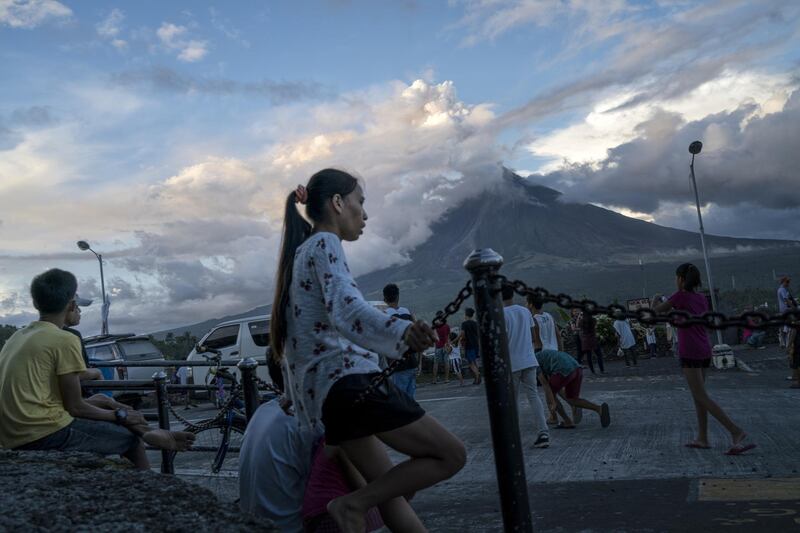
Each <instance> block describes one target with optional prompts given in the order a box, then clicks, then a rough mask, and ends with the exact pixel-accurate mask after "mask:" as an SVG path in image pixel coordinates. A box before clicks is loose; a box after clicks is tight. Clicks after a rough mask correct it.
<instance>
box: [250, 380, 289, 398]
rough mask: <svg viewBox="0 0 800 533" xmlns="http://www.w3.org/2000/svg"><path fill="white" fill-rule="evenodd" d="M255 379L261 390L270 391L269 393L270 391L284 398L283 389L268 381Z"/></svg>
mask: <svg viewBox="0 0 800 533" xmlns="http://www.w3.org/2000/svg"><path fill="white" fill-rule="evenodd" d="M253 377H254V378H255V380H256V385H258V386H259V387H260V388H263V389H265V390H268V391H270V392H272V393H275V394H277V395H278V396H283V391H282V390H281V389H279V388H278V387H276V386H275V385H273V384H272V383H267V382H266V381H264V380H263V379H261V378H260V377H258V376H253Z"/></svg>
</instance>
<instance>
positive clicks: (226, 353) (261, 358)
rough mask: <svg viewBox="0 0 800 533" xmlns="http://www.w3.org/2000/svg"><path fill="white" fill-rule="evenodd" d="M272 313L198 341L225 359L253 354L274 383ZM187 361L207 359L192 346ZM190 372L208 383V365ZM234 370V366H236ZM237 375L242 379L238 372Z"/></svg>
mask: <svg viewBox="0 0 800 533" xmlns="http://www.w3.org/2000/svg"><path fill="white" fill-rule="evenodd" d="M368 303H369V304H370V305H372V306H373V307H375V308H376V309H378V310H380V311H384V312H385V311H386V308H387V305H386V304H385V303H384V302H382V301H370V302H368ZM270 317H271V315H256V316H250V317H247V318H237V319H236V320H229V321H227V322H222V323H221V324H217V325H216V326H214V327H213V328H211V331H209V332H208V333H206V334H205V335H203V337H202V338H201V339H200V342H199V343H198V344H202V345H203V346H206V347H208V348H214V349H216V350H219V351H220V352H222V359H223V360H226V359H228V360H230V359H243V358H245V357H252V358H253V359H255V360H256V361H258V362H259V363H263V364H259V365H258V370H257V371H256V374H257V375H258V377H259V378H261V379H263V380H264V381H266V382H267V383H272V379H270V377H269V371H268V370H267V367H266V362H267V348H268V347H269V323H270ZM186 360H187V361H205V360H206V358H205V357H203V356H202V355H201V354H199V353H197V350H196V349H194V348H192V351H191V352H189V356H188V357H187V358H186ZM188 369H189V375H190V376H192V377H193V378H194V383H195V384H196V385H205V384H206V376H207V375H208V369H209V367H205V366H195V367H191V366H190V367H188ZM233 370H235V368H234V369H233ZM237 377H238V378H241V376H239V375H238V371H237Z"/></svg>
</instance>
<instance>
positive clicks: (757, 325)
mask: <svg viewBox="0 0 800 533" xmlns="http://www.w3.org/2000/svg"><path fill="white" fill-rule="evenodd" d="M491 280H492V281H499V282H500V283H501V286H502V285H511V286H512V287H514V292H516V293H517V294H519V295H520V296H525V297H527V296H531V297H532V298H533V299H534V300H535V301H537V302H540V303H542V304H545V303H554V304H556V305H557V306H559V307H561V308H563V309H570V310H571V309H578V310H580V311H582V312H584V313H588V314H590V315H601V314H602V315H608V316H610V317H612V318H614V319H626V318H627V319H633V320H637V321H639V322H641V323H642V324H645V325H648V326H654V325H657V324H669V325H671V326H673V327H676V328H688V327H691V326H703V327H706V328H709V329H714V330H722V329H728V328H747V329H767V328H771V327H780V326H789V327H791V328H800V311H799V310H793V311H787V312H785V313H782V314H773V315H770V314H767V313H759V312H757V311H748V312H745V313H742V314H740V315H735V316H730V317H729V316H727V315H725V314H724V313H718V312H708V313H704V314H702V315H692V314H691V313H688V312H686V311H679V310H672V311H669V312H668V313H665V314H659V313H656V312H655V311H653V310H652V309H650V308H640V309H637V310H635V311H630V310H628V309H626V308H625V307H624V306H622V305H620V304H609V305H600V304H598V303H597V302H595V301H594V300H589V299H585V298H584V299H582V300H577V299H575V298H573V297H572V296H570V295H569V294H565V293H558V294H553V293H551V292H550V291H548V290H547V289H545V288H543V287H535V288H533V289H532V288H530V287H529V286H528V285H527V284H526V283H525V282H524V281H521V280H513V281H510V280H509V279H508V278H507V277H506V276H503V275H500V274H497V275H495V276H492V278H491ZM470 296H472V282H471V281H468V282H467V283H466V285H465V286H464V287H463V288H462V289H461V290H460V291H459V292H458V294H457V295H456V297H455V299H454V300H453V301H452V302H450V303H448V304H447V305H446V306H445V308H444V309H443V310H442V311H441V314H437V316H436V318H434V319H433V322H431V326H432V327H433V328H434V329H435V328H438V327H439V326H441V325H443V324H444V323H445V321H446V320H447V318H448V317H450V316H452V315H454V314H456V313H457V312H458V310H459V309H461V306H462V305H463V304H464V301H465V300H466V299H467V298H469V297H470ZM409 356H410V354H406V355H404V356H403V357H402V358H400V359H394V360H392V361H391V362H390V363H389V364H388V365H387V366H386V368H384V369H383V370H382V371H381V372H380V373H379V374H378V375H376V376H375V377H374V378H373V379H372V382H371V383H370V385H369V386H368V387H367V388H366V389H364V391H362V392H361V394H359V395H358V397H357V398H356V400H355V403H359V402H361V401H363V400H364V399H365V398H366V397H367V396H368V395H369V394H370V393H372V392H373V391H374V390H375V389H376V388H378V387H380V385H381V384H382V383H383V382H385V381H386V380H387V379H388V378H389V376H391V375H392V374H393V373H395V372H396V371H397V368H398V367H399V366H400V365H401V364H402V362H403V361H404V360H405V359H406V358H407V357H409Z"/></svg>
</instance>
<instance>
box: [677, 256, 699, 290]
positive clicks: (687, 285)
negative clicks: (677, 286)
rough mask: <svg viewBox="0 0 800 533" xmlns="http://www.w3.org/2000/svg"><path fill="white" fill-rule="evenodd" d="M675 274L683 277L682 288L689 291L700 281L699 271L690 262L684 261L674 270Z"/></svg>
mask: <svg viewBox="0 0 800 533" xmlns="http://www.w3.org/2000/svg"><path fill="white" fill-rule="evenodd" d="M675 275H676V276H678V277H679V278H683V288H684V290H687V291H689V292H694V290H695V289H696V288H697V287H699V286H700V285H701V284H702V282H701V281H700V271H699V270H698V269H697V267H696V266H694V265H693V264H691V263H684V264H682V265H681V266H679V267H678V268H677V269H676V270H675Z"/></svg>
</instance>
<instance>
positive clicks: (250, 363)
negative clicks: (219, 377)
mask: <svg viewBox="0 0 800 533" xmlns="http://www.w3.org/2000/svg"><path fill="white" fill-rule="evenodd" d="M236 367H237V368H238V369H239V370H240V371H241V373H242V389H243V390H244V413H245V416H246V417H247V423H248V424H249V423H250V420H251V419H252V418H253V415H255V414H256V409H258V405H259V403H260V402H259V401H258V384H257V383H256V369H257V368H258V362H257V361H256V360H255V359H253V358H252V357H245V358H244V359H242V360H241V361H239V362H238V363H237V365H236Z"/></svg>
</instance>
